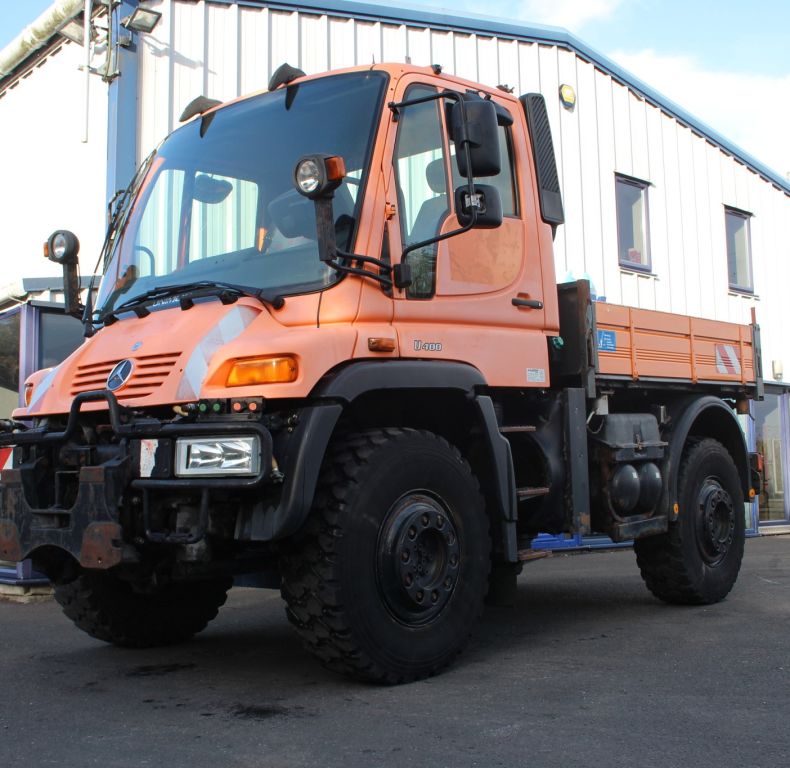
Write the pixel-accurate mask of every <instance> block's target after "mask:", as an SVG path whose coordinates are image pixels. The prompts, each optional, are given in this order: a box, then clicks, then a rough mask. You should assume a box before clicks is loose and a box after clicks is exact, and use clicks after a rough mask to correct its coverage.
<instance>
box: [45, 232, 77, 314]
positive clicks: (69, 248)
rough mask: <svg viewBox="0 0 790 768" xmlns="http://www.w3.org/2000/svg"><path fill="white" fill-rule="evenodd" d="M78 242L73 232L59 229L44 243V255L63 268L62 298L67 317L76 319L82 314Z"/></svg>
mask: <svg viewBox="0 0 790 768" xmlns="http://www.w3.org/2000/svg"><path fill="white" fill-rule="evenodd" d="M79 252H80V241H79V240H78V239H77V236H76V235H75V234H74V233H73V232H69V231H68V230H67V229H59V230H57V231H56V232H53V233H52V234H51V235H50V236H49V240H47V242H46V243H44V255H45V256H46V257H47V258H48V259H49V260H50V261H53V262H55V264H61V265H62V266H63V298H64V302H65V304H66V306H65V312H66V314H67V315H74V316H75V317H78V316H79V315H80V314H81V312H82V304H81V303H80V273H79V261H78V259H77V255H78V254H79Z"/></svg>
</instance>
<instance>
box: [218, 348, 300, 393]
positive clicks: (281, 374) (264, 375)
mask: <svg viewBox="0 0 790 768" xmlns="http://www.w3.org/2000/svg"><path fill="white" fill-rule="evenodd" d="M298 374H299V367H298V366H297V364H296V360H295V359H294V358H293V357H290V356H287V355H286V356H284V357H250V358H247V359H245V360H237V361H236V362H235V363H234V364H233V366H232V367H231V369H230V373H228V379H227V382H226V386H228V387H246V386H250V385H252V384H287V383H288V382H290V381H296V377H297V375H298Z"/></svg>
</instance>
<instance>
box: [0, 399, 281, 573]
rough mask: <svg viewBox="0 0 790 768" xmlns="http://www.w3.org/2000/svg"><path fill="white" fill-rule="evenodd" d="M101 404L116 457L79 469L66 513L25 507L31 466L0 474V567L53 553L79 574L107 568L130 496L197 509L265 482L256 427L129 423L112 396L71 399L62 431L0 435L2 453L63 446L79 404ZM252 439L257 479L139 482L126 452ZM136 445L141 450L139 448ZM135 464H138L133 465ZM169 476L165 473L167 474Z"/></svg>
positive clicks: (267, 463) (118, 552)
mask: <svg viewBox="0 0 790 768" xmlns="http://www.w3.org/2000/svg"><path fill="white" fill-rule="evenodd" d="M100 400H104V401H106V403H107V405H108V415H109V421H110V428H111V430H112V432H113V433H114V434H115V436H116V437H117V438H118V441H119V452H118V454H117V455H116V456H114V457H112V458H111V459H109V460H107V461H104V462H103V463H101V464H97V465H95V466H83V467H80V469H79V474H78V490H77V495H76V499H75V501H74V503H73V505H72V506H71V507H70V508H68V509H61V508H58V507H51V508H47V509H36V508H33V507H31V506H30V505H29V504H28V501H27V498H26V495H25V488H26V485H28V484H29V483H31V482H34V468H33V466H32V465H30V466H28V465H25V464H23V465H21V466H19V467H15V468H13V469H5V470H3V471H2V472H1V473H0V560H11V561H20V560H23V559H25V558H26V557H28V556H29V555H30V554H31V553H32V552H34V551H35V550H37V549H39V548H40V547H48V546H51V547H56V548H58V549H60V550H65V551H66V552H68V553H69V554H71V555H72V556H73V557H74V558H75V559H76V560H77V561H78V562H79V563H80V565H82V566H83V567H84V568H111V567H112V566H114V565H118V564H119V563H120V562H121V561H122V559H123V542H122V529H121V525H120V522H119V506H120V502H121V499H122V496H123V494H124V492H125V491H126V490H127V489H128V488H129V487H131V488H137V489H141V490H142V492H143V493H146V492H148V491H152V490H162V491H168V490H171V491H177V490H184V491H186V490H189V491H200V492H201V507H202V508H205V507H206V506H207V503H206V501H207V498H208V492H209V491H210V490H211V488H222V489H226V490H227V489H238V490H248V489H254V488H257V487H258V486H260V485H261V484H263V483H264V482H265V480H266V478H267V477H268V475H269V471H270V467H271V459H272V437H271V434H270V433H269V431H268V430H267V429H266V428H265V427H263V426H262V425H261V424H258V423H256V422H252V421H229V422H203V423H194V422H175V423H174V422H162V421H158V420H156V419H152V418H133V417H132V414H131V413H129V412H128V411H127V410H126V409H123V408H122V407H121V406H120V405H119V404H118V401H117V399H116V398H115V396H114V395H113V393H112V392H109V391H106V390H97V391H91V392H82V393H80V394H79V395H77V396H76V397H75V398H74V400H73V402H72V404H71V408H70V410H69V416H68V419H67V422H66V426H65V428H64V429H63V430H62V431H60V432H56V431H48V430H47V429H46V428H36V429H30V430H27V431H15V432H6V433H2V434H0V446H9V445H14V446H25V445H41V446H47V445H54V446H57V445H59V444H64V443H66V442H67V441H68V440H69V439H71V438H72V437H73V436H74V435H75V433H76V432H77V430H78V427H79V414H80V410H81V408H82V405H83V404H84V403H88V402H96V401H100ZM202 435H211V436H223V435H228V436H234V437H236V436H242V435H257V436H258V437H259V439H260V447H261V462H260V469H259V472H258V475H257V476H254V477H245V478H238V477H217V478H202V477H201V478H191V477H190V478H174V477H172V476H168V477H139V476H137V475H138V470H137V468H136V467H135V456H134V455H133V451H132V450H131V446H132V445H134V444H135V441H136V440H143V439H157V440H158V439H163V440H172V439H174V438H178V437H200V436H202ZM138 445H139V443H138ZM138 459H139V457H138ZM168 474H170V473H168Z"/></svg>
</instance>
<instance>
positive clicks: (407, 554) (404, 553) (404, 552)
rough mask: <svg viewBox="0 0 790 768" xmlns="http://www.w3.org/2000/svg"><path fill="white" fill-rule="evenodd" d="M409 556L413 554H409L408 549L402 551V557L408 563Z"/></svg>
mask: <svg viewBox="0 0 790 768" xmlns="http://www.w3.org/2000/svg"><path fill="white" fill-rule="evenodd" d="M409 557H411V555H410V554H409V550H408V549H404V550H403V552H401V556H400V559H401V560H402V561H403V562H404V563H408V562H409Z"/></svg>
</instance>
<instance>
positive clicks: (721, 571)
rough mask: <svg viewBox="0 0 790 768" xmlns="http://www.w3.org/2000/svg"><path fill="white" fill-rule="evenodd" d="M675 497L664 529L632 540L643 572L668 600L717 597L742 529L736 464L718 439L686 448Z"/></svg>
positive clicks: (737, 557)
mask: <svg viewBox="0 0 790 768" xmlns="http://www.w3.org/2000/svg"><path fill="white" fill-rule="evenodd" d="M678 503H679V506H680V515H679V517H678V520H677V522H675V523H673V524H671V525H670V529H669V531H668V532H667V533H664V534H661V535H660V536H650V537H647V538H644V539H638V540H637V541H636V542H634V550H635V551H636V560H637V563H638V565H639V569H640V571H641V573H642V578H643V579H644V580H645V583H646V584H647V588H648V589H649V590H650V591H651V592H652V593H653V594H654V595H655V596H656V597H658V598H660V599H661V600H664V601H666V602H668V603H680V604H686V605H707V604H710V603H716V602H718V601H719V600H723V599H724V598H725V597H726V596H727V594H728V593H729V591H730V590H731V589H732V587H733V585H734V584H735V580H736V579H737V578H738V572H739V570H740V567H741V559H742V558H743V545H744V537H745V530H746V522H745V515H744V506H743V503H744V502H743V492H742V490H741V484H740V478H739V476H738V470H737V469H736V467H735V462H733V460H732V457H731V456H730V454H729V453H728V451H727V449H726V448H725V447H724V446H723V445H722V444H721V443H719V442H718V441H717V440H712V439H710V438H708V439H704V440H694V441H692V442H690V444H689V446H688V447H687V448H686V451H685V454H684V456H683V460H682V462H681V467H680V474H679V477H678Z"/></svg>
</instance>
